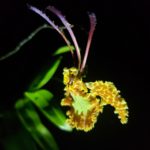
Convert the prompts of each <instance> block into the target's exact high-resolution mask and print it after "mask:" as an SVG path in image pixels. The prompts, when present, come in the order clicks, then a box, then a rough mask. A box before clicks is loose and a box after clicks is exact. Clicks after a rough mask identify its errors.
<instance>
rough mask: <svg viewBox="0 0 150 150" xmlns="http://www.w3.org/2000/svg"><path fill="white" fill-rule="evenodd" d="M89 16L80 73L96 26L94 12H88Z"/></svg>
mask: <svg viewBox="0 0 150 150" xmlns="http://www.w3.org/2000/svg"><path fill="white" fill-rule="evenodd" d="M89 18H90V30H89V35H88V41H87V45H86V49H85V54H84V58H83V62H82V65H81V68H80V72H81V73H82V72H83V70H84V68H85V65H86V61H87V57H88V54H89V49H90V45H91V42H92V38H93V33H94V30H95V26H96V16H95V14H94V13H92V14H89Z"/></svg>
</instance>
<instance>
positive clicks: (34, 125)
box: [16, 98, 58, 150]
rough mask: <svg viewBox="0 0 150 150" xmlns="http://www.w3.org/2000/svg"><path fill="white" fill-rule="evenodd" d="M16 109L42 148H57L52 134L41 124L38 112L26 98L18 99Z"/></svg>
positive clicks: (49, 149) (56, 149)
mask: <svg viewBox="0 0 150 150" xmlns="http://www.w3.org/2000/svg"><path fill="white" fill-rule="evenodd" d="M16 109H17V114H18V116H19V118H20V120H21V122H22V124H23V125H24V127H25V128H26V130H27V131H28V132H29V133H30V134H31V135H32V137H33V139H34V140H35V141H36V142H37V144H38V145H39V146H40V147H41V148H42V149H43V150H51V149H52V150H58V146H57V144H56V142H55V140H54V138H53V136H52V134H51V133H50V131H49V130H48V129H47V128H46V127H45V126H44V125H43V124H42V122H41V120H40V118H39V115H38V113H37V112H36V110H35V109H34V107H33V106H32V103H30V101H29V100H28V99H27V98H26V99H20V100H18V101H17V103H16Z"/></svg>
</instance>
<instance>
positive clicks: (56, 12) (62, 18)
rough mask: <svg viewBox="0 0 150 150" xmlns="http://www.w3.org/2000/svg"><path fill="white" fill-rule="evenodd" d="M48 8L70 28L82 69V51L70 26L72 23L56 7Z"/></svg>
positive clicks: (79, 65)
mask: <svg viewBox="0 0 150 150" xmlns="http://www.w3.org/2000/svg"><path fill="white" fill-rule="evenodd" d="M47 9H48V10H50V11H51V12H53V13H54V14H55V15H57V16H58V18H59V19H60V20H61V21H62V23H63V24H64V26H65V27H66V29H67V30H68V32H69V34H70V36H71V38H72V41H73V43H74V46H75V49H76V53H77V57H78V68H79V69H80V67H81V53H80V49H79V45H78V42H77V39H76V37H75V35H74V33H73V31H72V29H71V27H70V24H69V23H68V21H67V20H66V19H65V17H64V16H63V15H62V14H61V12H60V11H59V10H57V9H56V8H54V7H52V6H48V7H47Z"/></svg>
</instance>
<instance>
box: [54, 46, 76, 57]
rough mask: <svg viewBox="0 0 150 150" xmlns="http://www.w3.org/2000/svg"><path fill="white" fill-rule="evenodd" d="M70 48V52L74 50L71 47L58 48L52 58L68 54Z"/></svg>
mask: <svg viewBox="0 0 150 150" xmlns="http://www.w3.org/2000/svg"><path fill="white" fill-rule="evenodd" d="M70 48H71V49H72V50H75V48H74V47H73V46H70V47H68V46H62V47H60V48H58V49H57V50H56V51H55V52H54V53H53V56H56V55H60V54H63V53H67V52H70Z"/></svg>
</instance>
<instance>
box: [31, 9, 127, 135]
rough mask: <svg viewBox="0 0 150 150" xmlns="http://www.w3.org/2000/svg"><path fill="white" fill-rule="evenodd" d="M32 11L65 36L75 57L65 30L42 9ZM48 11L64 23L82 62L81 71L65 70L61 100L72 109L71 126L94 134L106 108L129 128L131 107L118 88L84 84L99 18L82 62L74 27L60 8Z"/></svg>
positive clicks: (108, 84)
mask: <svg viewBox="0 0 150 150" xmlns="http://www.w3.org/2000/svg"><path fill="white" fill-rule="evenodd" d="M29 8H30V9H31V10H32V11H34V12H35V13H37V14H38V15H40V16H41V17H43V18H44V19H45V20H46V21H47V22H48V23H49V24H50V25H51V26H52V27H53V28H54V29H55V30H56V31H57V32H58V33H59V34H60V35H61V36H62V38H63V39H64V41H65V42H66V44H67V45H68V47H69V48H70V50H71V53H72V54H73V55H74V52H73V51H72V49H71V44H70V42H69V40H68V39H67V38H66V36H65V34H64V33H63V32H62V30H61V29H60V28H59V27H58V26H57V25H56V24H54V22H53V21H52V20H51V19H50V18H49V17H48V16H47V15H46V14H45V13H43V12H42V11H40V10H39V9H38V8H36V7H33V6H29ZM47 10H49V11H50V12H52V13H53V14H54V15H56V16H57V17H58V18H59V19H60V21H61V22H62V23H63V25H64V27H65V28H66V30H67V31H68V33H69V35H70V37H71V40H72V43H73V45H74V47H75V50H76V55H77V59H78V66H77V67H75V66H74V67H71V68H64V70H63V76H64V78H63V81H64V85H65V88H64V91H65V94H64V95H65V97H64V98H63V99H62V100H61V105H62V106H68V107H70V109H69V110H68V111H67V113H66V114H67V116H68V119H67V120H66V121H67V122H68V124H69V125H70V126H71V127H72V128H76V129H77V130H83V131H85V132H87V131H90V130H91V129H92V128H93V127H94V125H95V123H96V121H97V117H98V116H99V114H100V113H102V112H103V108H104V106H106V105H111V106H112V107H114V109H115V110H114V113H115V114H117V115H118V118H119V119H120V122H121V123H122V124H126V123H127V121H128V106H127V103H126V101H125V99H124V98H122V97H121V95H120V91H119V90H117V88H116V87H115V85H114V84H113V83H112V82H108V81H105V82H104V81H95V82H83V79H82V74H83V71H84V69H85V65H86V62H87V58H88V54H89V49H90V45H91V41H92V38H93V33H94V31H95V27H96V15H95V14H94V13H91V14H89V20H90V30H89V34H88V40H87V46H86V49H85V54H84V57H83V60H82V58H81V53H80V48H79V45H78V42H77V39H76V37H75V34H74V32H73V30H72V28H71V25H70V24H69V23H68V21H67V20H66V18H65V17H64V16H63V15H62V13H61V12H60V11H59V10H57V9H56V8H54V7H52V6H48V7H47Z"/></svg>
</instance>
